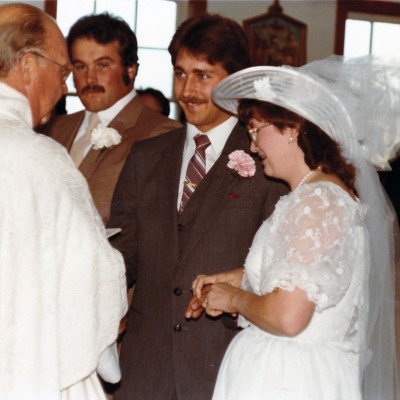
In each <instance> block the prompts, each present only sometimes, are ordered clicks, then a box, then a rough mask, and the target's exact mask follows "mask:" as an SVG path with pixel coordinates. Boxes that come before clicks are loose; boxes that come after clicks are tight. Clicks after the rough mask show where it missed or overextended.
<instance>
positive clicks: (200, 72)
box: [174, 65, 213, 74]
mask: <svg viewBox="0 0 400 400" xmlns="http://www.w3.org/2000/svg"><path fill="white" fill-rule="evenodd" d="M174 71H184V72H186V71H185V69H184V68H183V67H180V66H179V65H176V66H175V67H174ZM189 72H193V73H194V74H212V73H213V71H212V70H211V69H200V68H196V69H194V70H190V71H189Z"/></svg>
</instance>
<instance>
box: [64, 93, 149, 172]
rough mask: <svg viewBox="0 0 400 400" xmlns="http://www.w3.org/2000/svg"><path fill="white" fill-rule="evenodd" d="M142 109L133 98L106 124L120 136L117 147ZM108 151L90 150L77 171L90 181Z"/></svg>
mask: <svg viewBox="0 0 400 400" xmlns="http://www.w3.org/2000/svg"><path fill="white" fill-rule="evenodd" d="M143 107H144V105H143V102H142V101H141V100H140V98H139V96H135V97H134V98H133V99H132V100H131V101H130V102H129V103H128V104H127V105H126V106H125V107H124V108H123V109H122V110H121V111H120V112H119V113H118V114H117V115H116V116H115V118H114V119H113V120H112V121H111V122H110V123H109V124H108V127H109V128H113V129H115V130H116V131H117V132H118V133H119V134H120V135H121V143H120V144H119V145H121V144H122V142H123V141H124V140H126V138H127V136H128V132H127V130H128V129H129V128H131V127H133V126H135V125H136V122H137V120H138V118H139V115H140V113H141V112H142V109H143ZM71 145H72V144H71ZM119 145H118V146H119ZM110 150H111V148H108V149H101V150H94V149H93V148H91V149H90V150H89V152H88V153H87V154H86V156H85V158H84V159H83V161H82V163H81V165H80V166H79V170H80V171H81V172H82V174H83V175H84V176H85V177H86V179H90V177H91V176H92V175H93V173H94V172H95V170H96V168H97V166H98V165H99V164H100V162H101V160H102V159H103V158H104V157H105V156H106V154H107V153H108V152H109V151H110Z"/></svg>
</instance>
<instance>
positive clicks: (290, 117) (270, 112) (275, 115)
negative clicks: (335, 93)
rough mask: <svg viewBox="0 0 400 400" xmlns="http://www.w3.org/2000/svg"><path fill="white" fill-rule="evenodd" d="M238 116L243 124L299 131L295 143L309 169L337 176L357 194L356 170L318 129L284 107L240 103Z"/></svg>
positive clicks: (263, 103) (334, 144) (267, 103)
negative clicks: (252, 121)
mask: <svg viewBox="0 0 400 400" xmlns="http://www.w3.org/2000/svg"><path fill="white" fill-rule="evenodd" d="M238 113H239V118H240V119H241V120H242V121H243V122H244V123H245V124H248V123H249V121H250V119H251V118H256V119H261V120H263V121H265V122H269V123H271V124H273V125H274V126H275V127H276V128H278V129H279V131H281V132H282V131H283V130H284V129H285V128H293V129H296V130H298V131H299V135H298V138H297V143H298V145H299V147H300V148H301V150H302V151H303V153H304V160H305V162H306V164H307V165H308V166H309V167H310V169H316V168H318V167H321V169H322V171H323V172H325V173H326V174H329V173H333V174H336V175H337V176H338V177H339V178H340V179H341V180H342V181H343V183H344V184H345V185H346V187H347V188H348V189H350V190H351V191H353V192H354V193H356V189H355V187H354V182H355V176H356V169H355V167H354V166H353V165H352V164H350V163H349V162H347V161H346V160H345V158H344V157H343V155H342V152H341V148H340V146H339V144H338V143H337V142H336V141H334V140H333V139H332V138H331V137H330V136H329V135H328V134H327V133H326V132H324V131H323V130H322V129H321V128H319V127H318V126H317V125H315V124H314V123H312V122H311V121H308V120H307V119H305V118H303V117H302V116H300V115H298V114H296V113H294V112H293V111H290V110H287V109H286V108H284V107H280V106H277V105H275V104H271V103H269V102H266V101H260V100H248V99H243V100H240V101H239V107H238Z"/></svg>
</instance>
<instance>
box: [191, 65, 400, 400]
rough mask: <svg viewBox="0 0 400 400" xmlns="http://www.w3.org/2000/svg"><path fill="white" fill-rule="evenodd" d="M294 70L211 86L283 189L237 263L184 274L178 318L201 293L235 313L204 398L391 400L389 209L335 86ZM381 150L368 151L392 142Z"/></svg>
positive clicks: (251, 73) (236, 77)
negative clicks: (187, 299)
mask: <svg viewBox="0 0 400 400" xmlns="http://www.w3.org/2000/svg"><path fill="white" fill-rule="evenodd" d="M324 62H325V63H328V64H329V63H331V64H332V65H333V64H335V65H336V67H337V66H338V64H344V63H342V62H341V60H338V59H333V60H332V59H331V60H330V61H329V62H327V60H325V61H324ZM368 63H370V60H368ZM317 67H320V65H317ZM323 67H324V68H322V70H325V68H326V65H324V66H323ZM336 67H335V68H336ZM313 68H314V65H312V67H311V70H313ZM315 69H317V70H318V68H314V70H313V71H315ZM305 71H306V73H305V72H304V71H302V70H301V69H299V70H294V69H291V68H279V67H254V68H249V69H247V70H243V71H240V72H238V73H236V74H233V75H231V76H229V77H228V78H226V79H225V80H224V81H222V82H221V83H220V84H219V85H218V86H217V88H216V89H215V91H214V100H215V102H216V103H217V104H218V105H220V106H221V107H223V108H225V109H227V110H229V111H231V112H235V113H236V112H238V114H239V116H240V118H241V119H242V120H243V121H244V122H246V123H247V125H248V127H249V135H250V137H251V139H252V144H251V151H252V152H253V153H256V154H257V155H258V156H259V157H260V158H261V159H262V160H263V161H262V163H263V166H264V172H265V174H266V175H267V176H270V177H274V178H278V179H282V180H284V181H286V182H287V183H288V185H289V187H290V189H291V192H290V193H289V194H288V195H286V196H284V197H282V198H281V200H280V201H279V202H278V203H277V205H276V208H275V211H274V213H273V215H272V216H271V217H270V218H269V219H268V220H266V221H265V222H264V224H263V225H262V226H261V227H260V229H259V230H258V232H257V234H256V236H255V238H254V241H253V244H252V246H251V249H250V252H249V254H248V256H247V259H246V263H245V268H244V269H243V268H236V269H233V270H230V271H227V272H226V273H221V274H217V275H210V276H205V275H199V276H198V277H197V278H196V279H195V280H194V282H193V286H192V290H193V293H194V298H193V300H192V302H191V304H190V305H189V307H188V310H187V313H186V316H187V317H193V318H196V317H198V316H199V314H200V313H201V310H199V309H198V308H197V306H198V305H199V303H200V302H201V304H202V307H203V309H205V311H206V313H207V314H208V315H210V316H213V317H218V316H219V315H221V314H222V313H223V312H225V313H230V314H232V315H234V316H235V315H237V314H239V318H238V324H239V326H240V327H241V328H244V329H243V330H242V331H241V332H240V333H238V334H237V336H236V337H235V338H234V339H233V341H232V343H231V344H230V346H229V348H228V350H227V352H226V354H225V357H224V359H223V361H222V365H221V367H220V370H219V375H218V379H217V383H216V387H215V391H214V396H213V399H214V400H222V399H229V400H234V399H242V400H256V399H273V400H303V399H304V400H305V399H307V400H308V399H310V400H361V399H370V400H378V399H379V400H389V399H395V398H396V399H398V398H399V397H398V387H397V377H396V373H395V350H394V328H393V303H394V302H393V290H392V289H393V287H392V284H393V282H392V278H391V267H393V260H392V259H391V257H390V254H391V253H390V251H391V248H390V246H391V243H392V241H393V221H394V219H393V215H392V213H391V210H390V208H388V206H387V203H386V201H385V198H384V196H383V194H382V191H381V189H380V186H379V184H378V181H377V179H376V173H375V171H374V169H373V168H372V165H371V163H369V159H368V158H367V157H365V154H366V153H365V152H364V151H363V150H362V149H361V148H360V146H359V145H358V144H357V141H356V140H354V139H355V138H357V136H356V135H355V131H354V127H355V124H354V120H353V124H352V123H351V118H349V114H348V113H347V111H346V109H345V108H344V107H343V105H342V103H341V102H340V101H339V100H338V97H337V93H338V92H337V91H336V94H335V95H334V94H333V93H332V92H331V91H330V90H328V89H327V86H325V85H323V84H322V83H321V82H323V81H321V80H320V79H319V78H317V76H314V75H312V74H310V72H309V70H307V67H306V69H305ZM332 76H333V75H331V79H333V78H332ZM341 78H342V76H341ZM282 89H284V90H282ZM237 100H240V101H239V107H238V110H237ZM346 106H349V103H346ZM383 133H384V132H383ZM394 133H396V134H397V136H396V138H397V140H396V141H392V143H393V147H396V146H397V147H398V143H399V140H398V138H399V133H400V132H399V129H398V128H396V130H395V131H394ZM394 133H393V132H392V135H393V134H394ZM364 139H365V138H364ZM375 140H376V139H375ZM394 143H396V144H394ZM371 147H373V146H371ZM375 149H376V147H375ZM385 151H386V153H385V154H382V152H380V154H375V155H376V157H375V160H378V159H379V157H378V155H379V156H381V158H380V160H383V159H388V158H389V156H390V154H392V153H391V152H393V151H394V150H393V148H392V149H390V151H389V150H388V148H385ZM378 153H379V152H378ZM369 155H370V156H372V155H373V153H372V150H371V151H370V154H369ZM236 169H237V170H238V171H239V170H240V165H237V166H236ZM248 179H251V178H248ZM372 207H374V208H372ZM377 260H378V262H377ZM377 280H378V281H377ZM388 349H389V351H388ZM384 380H386V381H384Z"/></svg>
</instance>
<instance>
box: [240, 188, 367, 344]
mask: <svg viewBox="0 0 400 400" xmlns="http://www.w3.org/2000/svg"><path fill="white" fill-rule="evenodd" d="M365 212H366V210H365V207H364V206H362V205H361V204H360V203H359V202H356V201H354V200H353V199H351V197H350V196H349V195H348V194H347V193H346V192H344V191H343V190H342V189H341V188H340V187H339V186H337V185H335V184H332V183H329V182H318V183H311V184H307V185H304V186H302V187H301V188H298V189H297V190H295V191H293V192H292V193H290V194H289V195H287V196H285V197H283V198H281V200H280V201H279V202H278V204H277V205H276V209H275V212H274V213H273V215H272V216H271V217H270V218H269V219H268V220H267V221H265V222H264V224H263V225H262V227H261V228H260V229H259V231H258V232H257V234H256V236H255V238H254V241H253V244H252V247H251V250H250V253H249V255H248V257H247V259H246V264H245V265H246V279H244V280H243V283H242V287H244V288H246V289H247V290H251V291H254V292H255V293H258V294H265V293H269V292H272V291H273V289H274V288H276V287H278V288H281V289H285V290H289V291H293V290H294V289H295V288H300V289H302V290H304V291H306V292H307V295H308V298H309V300H311V301H313V302H314V303H315V304H316V311H317V314H318V313H323V311H325V310H328V309H330V308H335V307H336V306H337V305H338V304H339V303H341V302H342V303H343V302H349V304H348V306H346V307H343V309H344V310H345V311H344V312H343V315H342V316H341V319H340V321H341V322H339V323H338V322H337V321H336V320H335V318H332V320H331V321H330V322H329V323H330V324H331V325H330V326H331V327H332V328H333V327H334V326H336V324H337V325H338V326H340V327H341V326H342V325H343V328H338V329H343V332H342V337H343V336H345V335H346V332H350V331H351V332H352V334H351V335H352V336H354V326H356V324H357V321H356V320H357V319H358V318H357V317H354V316H355V315H356V316H357V315H358V313H359V308H360V307H361V304H362V301H363V299H362V298H361V295H360V287H361V286H362V284H363V279H364V278H363V276H364V271H363V262H362V259H363V251H364V249H365V247H364V240H365V233H364V229H363V227H362V221H363V217H364V214H365ZM340 307H342V304H340ZM331 312H335V311H331ZM342 318H344V319H346V322H345V323H344V324H342V322H343V319H342ZM242 322H243V320H242ZM350 324H352V325H354V326H352V327H350V326H349V325H350ZM305 335H307V333H305ZM355 340H357V338H356V339H355Z"/></svg>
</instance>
